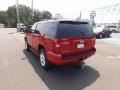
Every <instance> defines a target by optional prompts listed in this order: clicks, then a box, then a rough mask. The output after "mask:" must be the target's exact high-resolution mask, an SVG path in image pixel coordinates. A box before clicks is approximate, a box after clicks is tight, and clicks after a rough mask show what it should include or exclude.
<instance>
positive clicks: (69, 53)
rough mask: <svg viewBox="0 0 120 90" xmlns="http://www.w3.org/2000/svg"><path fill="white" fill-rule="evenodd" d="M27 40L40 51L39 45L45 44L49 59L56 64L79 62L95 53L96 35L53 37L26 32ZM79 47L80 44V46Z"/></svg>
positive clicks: (34, 48) (35, 49) (36, 50)
mask: <svg viewBox="0 0 120 90" xmlns="http://www.w3.org/2000/svg"><path fill="white" fill-rule="evenodd" d="M25 40H26V41H27V43H28V44H29V45H30V47H31V48H32V49H33V50H34V51H35V52H36V53H38V51H39V50H38V49H39V48H38V47H39V45H41V46H43V47H44V49H45V52H46V56H47V59H48V60H49V61H50V62H52V63H53V64H56V65H63V64H70V63H77V62H80V61H81V60H84V59H87V58H88V57H90V56H92V55H94V54H95V52H96V49H95V36H94V35H93V36H89V37H87V36H86V37H74V38H73V37H70V38H61V39H56V38H51V37H47V36H45V35H43V34H42V33H40V34H35V33H30V32H28V33H26V36H25ZM80 45H81V47H80V48H78V46H80Z"/></svg>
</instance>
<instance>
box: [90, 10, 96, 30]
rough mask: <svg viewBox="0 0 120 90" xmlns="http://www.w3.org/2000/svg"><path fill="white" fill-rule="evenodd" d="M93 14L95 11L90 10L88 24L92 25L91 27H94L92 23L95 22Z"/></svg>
mask: <svg viewBox="0 0 120 90" xmlns="http://www.w3.org/2000/svg"><path fill="white" fill-rule="evenodd" d="M95 16H96V11H91V12H90V24H91V26H92V29H93V28H94V24H95Z"/></svg>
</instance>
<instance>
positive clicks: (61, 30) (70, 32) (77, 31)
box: [57, 22, 93, 38]
mask: <svg viewBox="0 0 120 90" xmlns="http://www.w3.org/2000/svg"><path fill="white" fill-rule="evenodd" d="M91 35H93V31H92V29H91V27H90V25H89V24H88V23H80V22H77V23H76V22H61V23H59V24H58V32H57V37H58V38H67V37H79V36H91Z"/></svg>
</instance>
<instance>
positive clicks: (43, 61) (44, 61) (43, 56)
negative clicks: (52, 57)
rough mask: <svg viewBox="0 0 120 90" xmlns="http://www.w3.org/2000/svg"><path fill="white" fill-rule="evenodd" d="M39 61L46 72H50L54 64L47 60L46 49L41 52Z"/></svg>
mask: <svg viewBox="0 0 120 90" xmlns="http://www.w3.org/2000/svg"><path fill="white" fill-rule="evenodd" d="M39 61H40V65H41V67H42V68H43V69H45V70H48V69H50V68H51V67H52V64H51V63H50V62H49V61H48V59H47V56H46V53H45V50H44V49H40V50H39Z"/></svg>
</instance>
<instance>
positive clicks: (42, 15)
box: [0, 5, 52, 27]
mask: <svg viewBox="0 0 120 90" xmlns="http://www.w3.org/2000/svg"><path fill="white" fill-rule="evenodd" d="M19 17H20V23H23V24H25V25H26V26H27V25H31V24H33V23H34V22H37V21H40V20H43V19H51V18H52V14H51V13H50V12H49V11H41V12H40V11H39V10H34V11H33V13H32V9H31V8H30V7H28V6H25V5H19ZM0 23H3V24H5V25H8V27H16V26H17V12H16V6H15V5H13V6H10V7H8V10H7V11H0Z"/></svg>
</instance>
